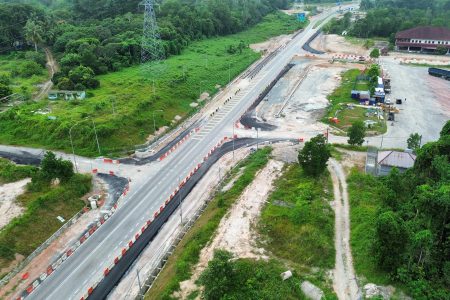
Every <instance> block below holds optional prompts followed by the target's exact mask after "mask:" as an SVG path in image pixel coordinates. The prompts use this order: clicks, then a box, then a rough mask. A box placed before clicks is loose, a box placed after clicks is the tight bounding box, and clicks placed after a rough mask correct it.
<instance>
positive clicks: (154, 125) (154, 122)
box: [153, 109, 163, 134]
mask: <svg viewBox="0 0 450 300" xmlns="http://www.w3.org/2000/svg"><path fill="white" fill-rule="evenodd" d="M157 111H161V112H162V111H163V110H162V109H158V110H154V111H153V130H154V133H155V134H156V121H155V112H157Z"/></svg>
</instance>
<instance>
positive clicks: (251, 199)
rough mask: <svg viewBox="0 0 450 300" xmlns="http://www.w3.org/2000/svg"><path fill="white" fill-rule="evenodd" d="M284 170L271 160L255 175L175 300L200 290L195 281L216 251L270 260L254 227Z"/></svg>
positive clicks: (224, 219) (280, 165)
mask: <svg viewBox="0 0 450 300" xmlns="http://www.w3.org/2000/svg"><path fill="white" fill-rule="evenodd" d="M282 167H283V163H282V162H280V161H276V160H270V161H269V162H268V164H267V166H266V167H265V168H264V169H263V170H261V171H260V172H259V173H258V174H257V175H256V177H255V179H254V180H253V182H252V183H251V184H250V185H249V186H248V187H247V188H246V189H245V191H244V193H243V194H242V195H241V197H240V198H239V200H238V201H237V202H236V203H235V204H234V205H233V207H232V208H231V210H230V212H229V213H228V214H227V216H225V218H223V219H222V221H221V222H220V225H219V228H218V230H217V233H216V236H215V237H214V239H213V241H212V242H211V243H210V244H209V245H208V246H206V247H205V248H203V250H202V251H201V254H200V261H199V263H198V264H197V266H195V268H194V271H193V275H192V277H191V279H189V280H187V281H184V282H181V283H180V287H181V291H179V292H177V293H176V294H175V296H176V297H178V298H181V299H186V298H187V296H188V295H189V294H190V293H191V292H192V291H194V290H196V289H197V286H196V284H195V281H196V280H197V279H198V278H199V276H200V274H201V273H202V272H203V271H204V270H205V269H206V267H207V265H208V262H209V261H210V260H211V259H212V257H213V255H214V250H216V249H224V250H227V251H230V252H231V253H233V254H235V255H236V257H239V258H254V259H267V257H266V256H265V255H264V249H261V248H258V247H256V246H255V244H256V241H255V237H256V236H257V233H256V232H255V231H254V229H253V227H252V224H254V223H255V222H256V220H257V219H258V217H259V215H260V212H261V208H262V206H263V205H264V203H265V201H266V200H267V197H268V195H269V193H270V191H271V190H272V183H273V181H274V180H275V179H276V178H277V177H278V176H279V175H280V174H281V169H282Z"/></svg>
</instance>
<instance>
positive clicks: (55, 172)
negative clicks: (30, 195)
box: [39, 151, 74, 182]
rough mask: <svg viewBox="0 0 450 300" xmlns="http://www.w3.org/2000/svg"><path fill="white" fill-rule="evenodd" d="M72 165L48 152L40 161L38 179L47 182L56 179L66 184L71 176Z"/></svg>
mask: <svg viewBox="0 0 450 300" xmlns="http://www.w3.org/2000/svg"><path fill="white" fill-rule="evenodd" d="M73 174H74V173H73V164H72V162H70V161H68V160H63V159H62V158H57V157H56V155H55V153H53V152H51V151H48V152H46V153H45V156H44V158H43V159H42V161H41V168H40V170H39V177H40V178H41V179H44V180H45V181H47V182H50V181H51V180H53V179H56V178H58V179H59V180H61V182H67V181H68V180H69V179H70V178H72V176H73Z"/></svg>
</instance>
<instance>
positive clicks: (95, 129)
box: [69, 119, 102, 173]
mask: <svg viewBox="0 0 450 300" xmlns="http://www.w3.org/2000/svg"><path fill="white" fill-rule="evenodd" d="M83 121H85V120H81V121H79V122H76V123H75V124H73V125H72V127H70V129H69V137H70V146H71V147H72V155H73V162H74V164H75V170H76V172H77V173H78V165H77V159H76V157H75V148H74V146H73V139H72V129H73V128H74V127H75V126H77V125H78V124H80V123H81V122H83ZM91 121H92V125H93V126H94V134H95V141H96V142H97V149H98V153H99V154H100V155H101V154H102V153H101V150H100V143H99V141H98V135H97V128H96V127H95V122H94V120H93V119H91Z"/></svg>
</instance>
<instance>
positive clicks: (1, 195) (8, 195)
mask: <svg viewBox="0 0 450 300" xmlns="http://www.w3.org/2000/svg"><path fill="white" fill-rule="evenodd" d="M29 182H31V179H29V178H27V179H23V180H20V181H17V182H13V183H7V184H4V185H0V229H1V228H3V227H4V226H5V225H7V224H8V223H9V222H10V221H11V220H12V219H14V218H15V217H18V216H20V215H21V214H22V212H23V208H22V207H20V206H19V205H17V203H16V202H15V201H14V200H15V199H16V198H17V197H18V196H20V195H21V194H23V193H24V192H25V187H26V185H27V184H28V183H29Z"/></svg>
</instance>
